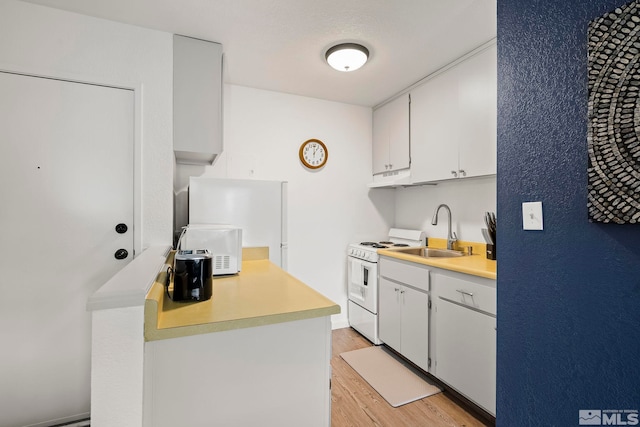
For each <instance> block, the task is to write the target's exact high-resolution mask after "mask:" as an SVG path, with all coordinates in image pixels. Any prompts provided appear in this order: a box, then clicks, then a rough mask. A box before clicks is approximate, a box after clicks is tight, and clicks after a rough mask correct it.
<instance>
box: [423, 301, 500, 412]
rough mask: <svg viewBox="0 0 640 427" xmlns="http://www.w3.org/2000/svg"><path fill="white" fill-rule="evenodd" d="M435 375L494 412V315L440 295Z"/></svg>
mask: <svg viewBox="0 0 640 427" xmlns="http://www.w3.org/2000/svg"><path fill="white" fill-rule="evenodd" d="M436 333H437V346H436V367H435V375H436V376H437V377H438V378H439V379H441V380H442V381H444V382H445V383H447V384H449V385H450V386H452V387H453V388H455V389H456V390H458V391H459V392H460V393H462V394H464V395H465V396H467V397H468V398H469V399H471V400H472V401H474V402H476V403H477V404H478V405H480V406H482V407H483V408H485V409H486V410H487V411H489V412H491V413H492V414H495V412H496V319H495V317H493V316H489V315H487V314H483V313H480V312H478V311H475V310H473V309H470V308H466V307H463V306H461V305H459V304H455V303H452V302H450V301H448V300H445V299H442V298H439V299H438V302H437V322H436Z"/></svg>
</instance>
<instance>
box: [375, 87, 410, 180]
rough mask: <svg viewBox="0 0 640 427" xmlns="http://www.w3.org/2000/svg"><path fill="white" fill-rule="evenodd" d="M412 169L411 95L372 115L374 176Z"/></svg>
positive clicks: (396, 100) (395, 100) (390, 103)
mask: <svg viewBox="0 0 640 427" xmlns="http://www.w3.org/2000/svg"><path fill="white" fill-rule="evenodd" d="M408 168H409V95H408V94H405V95H402V96H400V97H398V98H396V99H394V100H393V101H391V102H389V103H387V104H385V105H383V106H382V107H380V108H377V109H376V110H374V112H373V169H372V170H373V175H376V174H384V173H389V172H393V171H398V170H402V169H408Z"/></svg>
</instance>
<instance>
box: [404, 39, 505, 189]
mask: <svg viewBox="0 0 640 427" xmlns="http://www.w3.org/2000/svg"><path fill="white" fill-rule="evenodd" d="M496 114H497V54H496V46H495V44H494V45H491V46H489V47H488V48H486V49H485V50H482V51H481V52H478V53H477V54H475V55H473V56H471V57H469V58H467V59H465V60H464V61H462V62H460V63H458V64H457V65H455V66H453V67H451V68H449V69H448V70H446V71H444V72H442V73H440V74H438V75H437V76H435V77H433V78H431V79H429V80H427V82H426V83H424V84H423V85H421V86H418V87H417V88H415V89H414V90H412V91H411V131H410V134H411V136H410V138H411V180H412V182H413V183H423V182H435V181H442V180H449V179H455V178H465V177H477V176H485V175H494V174H495V173H496Z"/></svg>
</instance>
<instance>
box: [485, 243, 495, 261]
mask: <svg viewBox="0 0 640 427" xmlns="http://www.w3.org/2000/svg"><path fill="white" fill-rule="evenodd" d="M487 259H491V260H495V259H496V245H492V244H490V243H487Z"/></svg>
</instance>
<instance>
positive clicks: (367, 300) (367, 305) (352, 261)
mask: <svg viewBox="0 0 640 427" xmlns="http://www.w3.org/2000/svg"><path fill="white" fill-rule="evenodd" d="M347 260H348V263H349V266H348V280H349V300H351V301H353V302H354V303H356V304H358V305H359V306H360V307H362V308H364V309H365V310H368V311H370V312H371V313H373V314H378V264H376V263H375V262H369V261H364V260H361V259H358V258H353V257H348V258H347Z"/></svg>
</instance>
